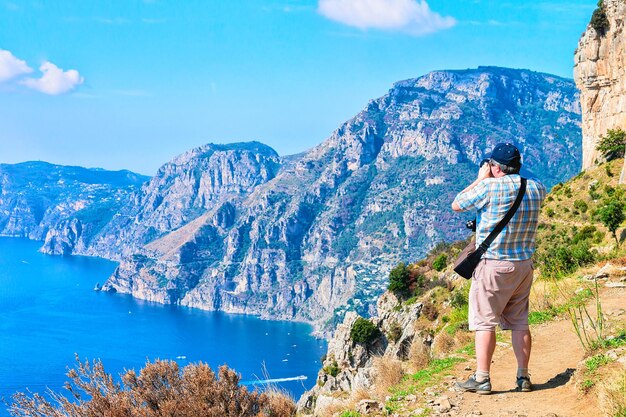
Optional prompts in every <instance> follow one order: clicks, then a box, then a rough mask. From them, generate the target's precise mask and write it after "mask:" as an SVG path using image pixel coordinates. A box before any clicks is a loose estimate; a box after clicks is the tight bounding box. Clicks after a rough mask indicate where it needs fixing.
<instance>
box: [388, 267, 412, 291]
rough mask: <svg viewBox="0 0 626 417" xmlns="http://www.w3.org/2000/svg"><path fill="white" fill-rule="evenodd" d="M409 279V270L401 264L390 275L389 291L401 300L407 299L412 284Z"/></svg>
mask: <svg viewBox="0 0 626 417" xmlns="http://www.w3.org/2000/svg"><path fill="white" fill-rule="evenodd" d="M409 279H410V273H409V268H407V266H406V265H405V264H404V263H402V262H401V263H399V264H398V265H396V267H395V268H393V269H392V270H391V272H390V273H389V286H388V287H387V289H388V290H389V291H391V292H392V293H394V294H395V295H397V296H399V297H400V298H403V297H406V296H407V295H408V294H409V286H410V284H411V283H410V281H409Z"/></svg>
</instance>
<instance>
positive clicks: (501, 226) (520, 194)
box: [478, 178, 526, 253]
mask: <svg viewBox="0 0 626 417" xmlns="http://www.w3.org/2000/svg"><path fill="white" fill-rule="evenodd" d="M525 193H526V178H521V181H520V187H519V191H518V193H517V198H516V199H515V202H514V203H513V205H512V206H511V208H510V209H509V211H507V212H506V214H505V215H504V217H503V218H502V220H500V222H499V223H498V224H497V225H496V227H495V228H494V229H493V231H492V232H491V233H489V236H487V238H486V239H485V240H484V241H483V242H482V243H481V244H480V246H479V247H478V250H480V251H481V253H485V252H487V249H488V248H489V245H491V244H492V243H493V241H494V239H495V238H496V237H497V236H498V235H499V234H500V232H501V231H502V229H504V227H505V226H506V225H507V224H508V223H509V221H510V220H511V218H512V217H513V215H514V214H515V212H516V211H517V209H518V208H519V206H520V204H521V203H522V199H523V198H524V194H525Z"/></svg>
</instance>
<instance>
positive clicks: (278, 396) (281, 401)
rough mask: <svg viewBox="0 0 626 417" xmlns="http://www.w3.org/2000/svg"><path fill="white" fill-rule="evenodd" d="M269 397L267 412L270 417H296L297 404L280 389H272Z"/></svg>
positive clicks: (268, 393)
mask: <svg viewBox="0 0 626 417" xmlns="http://www.w3.org/2000/svg"><path fill="white" fill-rule="evenodd" d="M265 394H266V395H267V410H268V412H269V415H270V416H285V417H286V416H295V415H296V403H295V401H294V400H293V399H292V398H291V396H290V395H289V394H288V393H287V392H286V391H283V390H280V389H278V388H274V387H272V388H270V389H269V390H267V391H266V392H265Z"/></svg>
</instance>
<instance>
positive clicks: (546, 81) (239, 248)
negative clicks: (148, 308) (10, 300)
mask: <svg viewBox="0 0 626 417" xmlns="http://www.w3.org/2000/svg"><path fill="white" fill-rule="evenodd" d="M578 103H579V97H578V93H577V91H576V89H575V86H574V84H573V82H572V81H570V80H566V79H562V78H559V77H556V76H552V75H547V74H540V73H535V72H532V71H527V70H513V69H506V68H494V67H481V68H478V69H470V70H463V71H436V72H433V73H430V74H427V75H425V76H423V77H420V78H416V79H410V80H405V81H401V82H398V83H396V84H395V85H394V86H393V87H392V88H391V90H390V91H389V92H388V93H387V94H386V95H384V96H383V97H381V98H379V99H376V100H372V101H370V102H369V103H368V105H367V106H366V108H365V109H364V110H363V111H361V112H360V113H359V114H358V115H356V116H355V117H354V118H352V119H350V120H349V121H347V122H346V123H344V124H343V125H342V126H340V127H339V128H338V129H337V130H336V131H335V132H333V134H332V135H331V136H330V137H329V138H328V139H327V140H325V141H324V142H322V143H321V144H320V145H318V146H317V147H315V148H313V149H311V150H310V151H308V152H306V153H305V154H302V155H297V156H292V157H287V158H279V157H278V155H277V154H276V152H274V151H273V150H272V149H271V148H269V147H267V146H265V145H262V144H260V143H256V142H252V143H239V144H231V145H206V146H203V147H200V148H197V149H194V150H192V151H189V152H187V153H185V154H183V155H181V156H179V157H177V158H175V159H174V160H172V161H171V162H169V163H167V164H165V165H164V166H163V167H162V168H161V169H160V170H159V172H158V173H157V175H155V177H154V178H152V179H151V180H150V181H149V182H146V183H145V184H144V185H143V186H142V187H141V188H140V189H139V188H135V189H134V190H133V191H132V192H129V193H126V194H125V197H124V198H122V197H120V198H119V199H118V200H115V201H119V204H117V203H116V204H117V205H112V204H108V205H107V204H106V201H111V200H110V199H109V200H107V199H103V204H102V205H100V206H95V205H94V206H90V209H89V210H87V211H76V210H75V211H70V212H68V215H66V216H63V217H60V218H58V219H54V218H49V220H48V221H47V222H44V223H45V232H44V231H42V232H41V233H40V235H39V236H41V237H44V236H45V237H46V242H45V244H44V247H43V250H44V251H46V252H48V253H57V254H58V253H64V254H67V253H75V254H87V255H96V256H103V257H106V258H110V259H116V260H119V261H120V265H119V267H118V268H117V270H116V271H115V273H114V274H113V276H112V277H111V278H110V279H109V280H108V281H107V283H106V284H105V285H104V289H105V290H109V291H118V292H123V293H129V294H132V295H134V296H135V297H139V298H142V299H147V300H153V301H157V302H162V303H172V304H179V305H186V306H191V307H198V308H204V309H211V310H223V311H227V312H233V313H247V314H255V315H260V316H263V317H268V318H281V319H297V320H304V321H310V322H313V323H315V324H316V326H317V327H318V328H324V327H328V326H329V325H331V324H333V323H334V322H335V321H337V320H341V319H342V317H343V315H344V314H345V313H346V312H347V311H350V310H356V311H357V312H359V313H361V314H364V315H368V314H372V313H373V312H374V305H375V300H376V298H377V296H378V295H380V294H381V293H382V291H383V289H384V288H385V287H386V276H387V274H388V272H389V268H390V267H391V266H393V265H394V264H396V263H397V262H399V261H409V260H412V259H417V258H420V257H422V256H423V255H424V254H425V253H426V252H427V251H428V250H429V249H430V248H432V247H433V246H434V245H435V244H436V243H437V242H439V241H451V240H456V239H458V238H461V237H465V236H466V234H467V230H466V229H465V228H464V227H463V224H464V220H465V218H464V217H460V216H458V215H455V214H454V213H452V212H451V211H450V210H449V204H450V201H451V200H452V198H453V197H454V195H455V194H456V193H457V192H458V191H459V190H460V189H461V188H462V187H463V186H464V184H465V183H468V182H470V181H471V180H472V179H473V178H474V176H475V175H476V169H477V163H478V162H479V161H480V160H481V159H482V158H483V157H484V156H485V154H486V152H487V151H488V150H489V149H490V148H491V147H493V145H494V144H496V143H498V142H502V141H510V142H514V143H516V144H517V145H518V146H519V147H520V148H521V150H522V152H523V154H524V169H525V174H526V175H535V176H538V177H539V178H541V179H542V180H543V181H544V182H545V183H546V184H547V185H548V186H551V185H554V184H556V183H558V182H560V181H563V180H564V179H567V178H569V177H571V176H573V175H574V174H576V173H577V172H578V170H579V169H580V157H579V155H580V147H581V134H580V107H579V104H578ZM72 213H75V215H73V214H72ZM14 218H15V220H13V221H14V222H16V221H24V220H23V219H22V217H20V216H19V215H15V216H14ZM18 219H19V220H18Z"/></svg>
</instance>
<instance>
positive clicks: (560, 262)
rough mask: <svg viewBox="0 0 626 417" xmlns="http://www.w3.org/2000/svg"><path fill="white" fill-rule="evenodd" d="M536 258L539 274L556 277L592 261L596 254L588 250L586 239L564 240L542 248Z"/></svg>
mask: <svg viewBox="0 0 626 417" xmlns="http://www.w3.org/2000/svg"><path fill="white" fill-rule="evenodd" d="M537 258H538V264H539V266H540V268H541V274H542V275H543V276H545V277H552V278H556V277H560V276H563V275H567V274H569V273H571V272H573V271H575V270H576V269H577V268H579V267H581V266H584V265H587V264H590V263H592V262H594V261H595V260H596V254H595V252H592V251H591V250H590V246H589V243H588V242H586V241H583V242H580V243H577V244H573V243H572V242H565V243H560V244H555V245H550V246H549V247H547V248H544V250H542V251H541V254H538V256H537Z"/></svg>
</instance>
